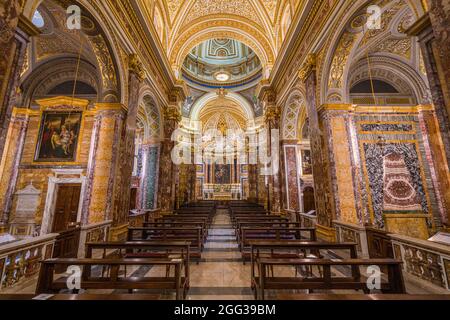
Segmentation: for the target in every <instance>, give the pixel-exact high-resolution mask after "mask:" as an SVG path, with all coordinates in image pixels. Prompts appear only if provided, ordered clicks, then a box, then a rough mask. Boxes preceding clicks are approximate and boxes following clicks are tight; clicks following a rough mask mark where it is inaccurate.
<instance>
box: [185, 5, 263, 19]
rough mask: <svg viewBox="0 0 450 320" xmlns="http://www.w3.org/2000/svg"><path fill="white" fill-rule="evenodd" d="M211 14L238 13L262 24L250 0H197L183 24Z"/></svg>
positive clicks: (237, 14)
mask: <svg viewBox="0 0 450 320" xmlns="http://www.w3.org/2000/svg"><path fill="white" fill-rule="evenodd" d="M209 15H236V16H241V17H243V18H246V19H248V20H250V21H253V22H255V23H256V24H259V25H262V23H261V19H260V17H259V16H258V14H257V11H256V9H255V7H254V6H253V5H252V4H251V2H250V1H249V0H233V1H230V0H228V1H227V0H225V1H224V0H196V1H195V3H194V5H193V6H192V7H191V9H190V10H189V11H188V14H187V15H186V18H185V20H184V23H183V25H187V24H189V23H190V22H192V21H194V20H196V19H199V18H202V17H204V16H209Z"/></svg>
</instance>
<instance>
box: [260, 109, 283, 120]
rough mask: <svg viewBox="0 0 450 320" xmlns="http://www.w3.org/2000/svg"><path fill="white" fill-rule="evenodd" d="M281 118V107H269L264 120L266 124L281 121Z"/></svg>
mask: <svg viewBox="0 0 450 320" xmlns="http://www.w3.org/2000/svg"><path fill="white" fill-rule="evenodd" d="M280 116H281V109H280V108H279V107H268V108H267V109H266V114H265V116H264V119H265V121H266V122H269V121H274V120H279V119H280Z"/></svg>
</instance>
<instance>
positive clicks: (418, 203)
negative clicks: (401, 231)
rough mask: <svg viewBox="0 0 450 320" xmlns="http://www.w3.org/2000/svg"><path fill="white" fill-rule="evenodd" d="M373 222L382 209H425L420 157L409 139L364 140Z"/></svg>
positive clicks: (380, 220) (381, 223) (379, 220)
mask: <svg viewBox="0 0 450 320" xmlns="http://www.w3.org/2000/svg"><path fill="white" fill-rule="evenodd" d="M363 146H364V152H365V158H366V163H365V165H366V169H367V176H368V177H367V178H368V180H369V188H370V192H371V198H372V208H373V213H374V218H375V221H374V223H375V224H376V225H377V226H378V227H380V228H383V227H384V221H383V213H405V214H406V213H418V212H420V213H424V214H426V213H428V203H427V198H426V195H425V190H424V183H423V181H422V176H421V168H420V161H419V157H418V154H417V150H416V145H415V144H413V143H404V144H403V143H402V144H396V143H392V144H390V143H387V144H376V143H364V145H363Z"/></svg>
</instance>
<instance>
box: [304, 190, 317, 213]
mask: <svg viewBox="0 0 450 320" xmlns="http://www.w3.org/2000/svg"><path fill="white" fill-rule="evenodd" d="M303 208H304V211H305V213H308V212H310V211H311V210H316V205H315V200H314V189H313V188H311V187H306V188H305V189H304V190H303Z"/></svg>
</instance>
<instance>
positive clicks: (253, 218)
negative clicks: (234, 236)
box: [232, 215, 289, 228]
mask: <svg viewBox="0 0 450 320" xmlns="http://www.w3.org/2000/svg"><path fill="white" fill-rule="evenodd" d="M239 222H289V219H288V218H286V217H281V216H266V215H261V216H254V215H252V216H237V217H236V218H235V219H233V220H232V224H233V226H234V227H235V228H236V227H237V224H238V223H239Z"/></svg>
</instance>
